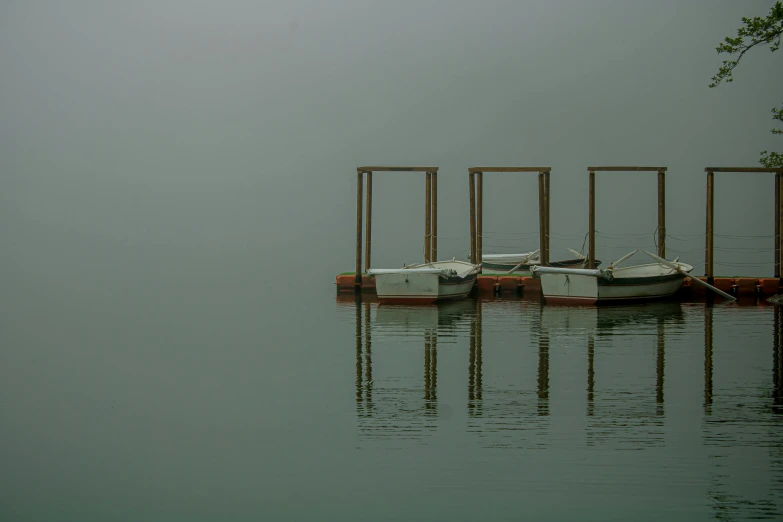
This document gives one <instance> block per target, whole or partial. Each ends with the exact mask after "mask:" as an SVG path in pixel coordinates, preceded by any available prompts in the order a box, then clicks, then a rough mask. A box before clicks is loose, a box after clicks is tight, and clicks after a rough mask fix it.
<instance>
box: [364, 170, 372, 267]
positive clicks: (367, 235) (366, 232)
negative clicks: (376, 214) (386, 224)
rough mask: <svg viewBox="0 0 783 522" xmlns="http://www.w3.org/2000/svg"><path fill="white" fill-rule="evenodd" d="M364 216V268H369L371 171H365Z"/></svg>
mask: <svg viewBox="0 0 783 522" xmlns="http://www.w3.org/2000/svg"><path fill="white" fill-rule="evenodd" d="M365 207H366V208H365V209H364V213H365V217H366V219H365V220H366V221H367V224H365V226H364V227H365V229H364V243H365V247H364V248H365V250H364V269H365V270H369V269H370V248H371V246H372V237H371V235H372V172H368V173H367V201H366V203H365Z"/></svg>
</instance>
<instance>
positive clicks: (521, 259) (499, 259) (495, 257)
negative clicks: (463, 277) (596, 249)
mask: <svg viewBox="0 0 783 522" xmlns="http://www.w3.org/2000/svg"><path fill="white" fill-rule="evenodd" d="M569 250H571V249H570V248H569ZM571 252H572V253H573V254H574V256H575V257H574V258H573V259H564V260H562V261H550V262H549V264H548V265H547V266H554V267H562V268H584V267H585V266H586V265H587V257H585V256H583V255H582V254H580V253H579V252H577V251H576V250H571ZM595 263H596V266H597V265H600V264H601V262H600V261H596V262H595ZM539 265H540V256H539V250H534V251H532V252H525V253H522V254H482V256H481V267H482V269H481V271H482V273H484V274H492V275H500V274H508V273H509V272H511V271H512V270H514V269H515V268H516V270H514V272H513V274H514V275H519V276H529V275H531V272H530V268H531V267H533V266H539Z"/></svg>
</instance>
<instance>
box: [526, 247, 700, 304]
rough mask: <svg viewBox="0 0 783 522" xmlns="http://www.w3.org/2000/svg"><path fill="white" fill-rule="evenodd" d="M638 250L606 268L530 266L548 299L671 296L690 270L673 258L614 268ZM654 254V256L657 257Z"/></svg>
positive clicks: (575, 300) (598, 300)
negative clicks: (671, 259) (672, 259)
mask: <svg viewBox="0 0 783 522" xmlns="http://www.w3.org/2000/svg"><path fill="white" fill-rule="evenodd" d="M636 252H637V251H636V250H634V251H633V252H631V253H630V254H628V255H626V256H623V257H622V258H620V259H619V260H618V261H615V262H614V263H612V264H611V265H609V267H607V268H606V269H593V270H591V269H573V268H558V267H547V266H542V267H533V268H532V273H533V277H536V278H540V279H541V292H542V293H543V294H544V298H545V299H546V301H547V302H548V303H549V302H555V303H556V302H566V303H581V304H595V303H602V302H612V301H626V300H629V301H633V300H643V299H657V298H662V297H668V296H671V295H673V294H674V293H675V292H676V291H677V290H679V288H680V286H681V285H682V282H683V281H684V280H685V278H686V277H688V273H689V272H690V271H691V270H693V267H692V266H691V265H688V264H686V263H680V262H678V260H677V259H675V260H674V261H666V260H663V261H665V263H666V264H664V263H663V262H656V263H650V264H646V265H636V266H629V267H625V268H615V265H617V264H619V263H620V262H622V261H624V260H626V259H628V258H629V257H631V256H632V255H633V254H635V253H636ZM656 257H657V256H656Z"/></svg>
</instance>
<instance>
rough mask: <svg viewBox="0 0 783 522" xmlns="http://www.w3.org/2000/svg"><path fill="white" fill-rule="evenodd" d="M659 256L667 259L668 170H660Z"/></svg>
mask: <svg viewBox="0 0 783 522" xmlns="http://www.w3.org/2000/svg"><path fill="white" fill-rule="evenodd" d="M658 256H659V257H662V258H664V259H666V171H665V170H659V171H658Z"/></svg>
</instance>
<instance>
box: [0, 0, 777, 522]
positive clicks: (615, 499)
mask: <svg viewBox="0 0 783 522" xmlns="http://www.w3.org/2000/svg"><path fill="white" fill-rule="evenodd" d="M771 5H772V3H771V2H763V3H761V4H759V5H758V6H755V7H754V6H750V7H749V6H745V5H738V4H735V3H732V2H728V1H726V2H709V3H704V2H696V3H692V4H691V3H689V4H687V5H683V4H682V3H681V2H673V1H665V2H657V3H655V4H651V3H641V2H636V3H627V2H616V1H601V2H592V3H589V4H588V3H583V2H575V1H574V2H565V3H560V4H557V5H549V4H545V3H532V2H518V3H508V2H491V3H488V4H487V3H482V4H471V3H465V2H448V3H443V2H423V3H422V2H419V3H416V4H413V3H402V4H390V3H381V2H355V1H341V2H338V3H330V4H324V3H321V2H314V1H297V2H288V3H272V2H261V3H257V2H243V1H233V2H228V3H226V2H224V3H221V4H220V5H217V4H214V3H210V2H203V1H195V2H181V1H177V0H166V1H162V2H135V3H127V4H111V3H105V2H98V1H84V2H79V3H76V4H74V3H71V4H67V5H66V4H63V3H60V2H37V3H28V2H15V1H9V2H4V3H2V5H0V242H1V244H2V245H3V247H2V248H0V266H2V267H3V270H2V272H1V274H2V275H0V289H2V296H3V297H2V299H0V346H2V349H0V396H2V397H3V399H2V400H0V461H2V462H3V463H4V465H3V468H4V470H5V473H2V474H0V491H2V493H0V519H8V520H51V519H52V518H58V519H63V520H71V519H74V520H75V519H79V520H106V519H117V520H125V519H127V520H131V519H133V520H136V519H139V518H146V519H160V520H163V519H165V520H172V519H186V518H187V519H189V520H193V519H205V520H206V519H214V518H217V517H220V516H225V515H227V514H228V515H230V516H231V518H234V519H250V518H253V519H257V518H258V516H259V515H260V516H267V517H271V518H275V519H298V520H302V519H315V518H324V515H326V517H329V516H334V517H340V518H342V519H350V518H355V519H358V518H362V519H365V518H368V515H369V516H370V517H371V518H375V519H379V518H381V519H383V518H386V519H396V520H398V519H401V518H402V519H416V518H422V519H424V518H427V519H431V518H450V519H460V518H463V519H466V518H467V517H468V516H470V517H472V518H476V517H477V516H482V517H484V516H486V514H487V513H488V511H487V510H486V508H485V506H487V505H492V506H495V507H496V509H497V513H498V517H497V518H511V517H512V516H518V515H519V513H523V512H529V513H531V514H535V515H536V516H535V518H538V519H546V518H551V519H561V518H562V517H569V515H570V516H571V517H572V516H573V514H574V513H579V514H580V517H582V518H585V517H586V516H587V515H585V514H586V513H594V515H595V518H596V519H598V518H601V519H602V520H606V519H611V518H612V517H615V518H619V517H620V516H621V515H622V516H623V518H624V519H627V518H628V515H629V514H631V515H632V518H637V519H644V518H649V519H660V518H661V515H665V516H667V517H669V518H677V517H680V518H681V519H686V518H687V517H688V516H692V518H688V519H700V518H701V519H710V517H718V515H719V514H720V513H728V514H736V515H737V516H738V517H739V518H743V517H745V518H747V517H748V516H757V515H758V516H762V515H763V516H770V517H771V518H775V517H778V516H779V514H780V508H779V504H778V503H776V502H777V501H776V500H774V498H775V497H779V496H780V495H779V493H780V492H779V483H780V458H779V457H780V455H779V453H780V452H779V446H780V444H779V440H777V439H776V435H775V433H777V432H779V431H780V430H779V426H778V421H777V417H776V416H775V415H774V414H773V413H772V412H773V406H774V405H776V404H778V403H777V402H775V401H776V400H777V399H776V397H777V396H776V395H774V394H775V393H777V392H776V391H775V390H778V388H775V386H777V385H776V384H775V382H778V383H779V381H775V382H773V380H772V377H773V376H774V375H773V372H772V371H771V370H772V369H773V367H776V366H775V364H776V363H775V362H774V361H779V359H774V360H773V354H775V353H777V352H775V351H774V350H773V347H774V346H777V345H776V344H775V339H774V338H773V337H774V335H773V332H774V331H776V330H775V322H774V313H773V310H772V309H771V308H759V309H755V308H752V309H751V308H747V309H746V308H740V309H739V311H738V310H736V309H732V311H731V312H730V311H728V310H725V311H715V312H714V314H713V315H712V317H713V322H714V324H715V333H714V336H713V339H714V343H715V345H714V348H713V352H712V353H713V359H712V361H713V362H712V363H711V364H712V365H713V366H712V367H713V368H714V373H713V377H712V379H713V380H712V382H713V392H712V394H711V396H712V403H711V406H710V411H709V412H708V409H707V405H706V402H705V401H706V399H705V388H704V386H705V373H704V372H705V364H707V362H706V361H707V358H706V357H705V347H704V346H705V345H704V324H705V323H704V321H705V314H706V313H707V312H706V311H705V310H704V309H702V308H700V307H691V306H685V305H682V307H681V309H679V311H675V312H674V313H671V314H669V313H666V314H664V316H663V318H662V319H661V323H660V328H661V329H662V330H663V336H664V338H665V343H666V344H665V354H664V355H665V357H663V359H662V361H663V367H664V369H665V371H664V374H663V375H664V377H665V381H664V382H665V385H664V387H663V402H660V401H659V400H658V394H659V392H660V391H661V390H660V389H661V386H659V384H658V380H659V378H658V375H657V368H658V365H659V363H660V362H661V357H660V356H659V353H660V350H659V348H658V344H657V342H658V341H657V339H658V328H659V322H658V318H657V316H656V317H654V318H653V319H650V318H649V317H647V319H644V317H646V316H644V314H642V319H639V320H638V321H636V322H634V321H633V320H632V321H629V322H623V321H620V322H619V324H617V325H616V326H611V327H605V326H604V325H603V323H602V322H601V321H602V318H601V317H600V316H590V313H586V315H580V313H575V314H576V315H574V317H571V316H570V315H569V316H563V315H562V314H559V313H557V312H556V313H554V315H552V316H550V315H549V314H548V313H547V310H546V309H543V310H542V309H541V308H540V307H539V306H538V305H537V304H535V305H530V304H526V303H520V302H519V301H497V302H491V303H488V304H487V305H486V306H485V307H483V308H482V309H481V312H480V314H479V315H477V312H476V311H475V308H470V310H467V311H465V312H464V313H463V312H459V313H456V314H455V316H454V317H451V318H449V319H446V320H444V321H445V322H444V324H441V323H440V322H438V323H437V326H436V327H435V329H434V330H433V328H432V327H431V326H426V324H425V325H424V326H422V325H420V324H417V323H416V321H424V322H425V323H426V321H427V320H430V319H431V318H430V319H427V317H428V315H427V313H424V312H422V313H418V312H417V313H414V314H413V319H411V320H410V321H413V322H410V321H409V322H407V323H406V322H403V323H397V322H395V320H394V318H392V319H390V320H389V321H387V322H384V317H383V315H384V314H383V313H382V310H381V307H379V306H378V305H376V304H374V303H369V304H368V303H367V302H366V301H365V302H362V303H361V306H359V312H360V316H359V317H360V322H361V325H360V326H361V332H360V337H359V338H358V339H359V341H360V342H361V344H362V352H361V357H360V359H361V361H359V360H358V359H357V350H356V342H357V336H356V335H357V333H356V332H357V330H356V328H357V327H356V317H357V316H356V313H357V307H356V303H354V302H348V303H339V302H338V303H337V304H335V301H334V300H335V297H334V285H333V284H332V283H333V281H334V276H335V274H337V273H339V272H342V271H346V270H353V268H354V266H353V261H354V251H353V249H354V240H355V236H354V234H355V198H356V196H355V190H356V185H355V184H356V168H357V167H359V166H362V165H368V164H376V165H377V164H380V165H383V164H389V165H405V164H408V165H435V166H438V167H439V168H440V171H439V174H438V178H439V185H438V190H439V207H438V208H439V223H438V226H439V233H440V235H441V237H440V238H439V242H438V245H439V255H440V257H441V258H451V257H457V258H458V259H465V258H466V257H467V255H468V250H469V240H468V190H467V184H468V183H467V169H468V168H469V167H471V166H477V165H531V166H532V165H543V166H551V167H552V177H551V184H552V201H551V220H552V224H551V232H552V247H551V250H552V258H553V259H556V258H558V257H560V256H563V257H565V256H568V255H569V254H568V251H567V250H566V249H567V248H573V249H575V250H580V249H581V248H582V245H583V242H584V237H585V233H586V232H587V167H588V166H590V165H601V164H603V165H610V164H627V165H652V166H659V165H660V166H666V167H668V169H669V170H668V174H667V187H668V190H667V229H668V233H669V239H668V240H667V246H668V255H669V257H670V258H671V257H674V256H675V255H680V256H681V259H682V261H684V262H687V263H691V264H693V265H694V266H696V269H695V272H696V273H700V272H701V270H702V269H703V265H700V263H701V262H702V261H703V248H704V230H705V229H704V208H705V195H706V175H705V174H704V167H707V166H735V165H736V166H754V165H756V164H757V160H758V155H759V154H758V153H759V151H761V150H765V149H766V150H777V149H778V148H779V147H778V143H777V141H776V137H775V136H773V135H771V134H770V132H769V129H770V128H771V126H772V125H771V124H772V120H771V118H770V112H769V109H770V108H771V107H772V106H774V105H775V104H776V103H778V102H779V101H780V100H779V98H777V96H778V90H777V88H776V86H778V85H780V84H781V80H783V77H782V76H781V69H780V67H779V60H780V56H778V54H777V53H776V54H770V53H769V52H768V51H766V50H759V51H758V52H757V53H755V54H748V55H747V56H746V57H745V58H743V63H742V66H741V70H740V69H738V71H737V73H736V75H735V76H736V78H737V79H736V81H735V82H734V83H732V84H730V85H726V86H722V87H720V88H718V89H709V88H708V87H707V85H708V84H709V81H710V78H711V76H712V75H713V74H715V71H716V70H717V67H718V65H719V64H720V57H719V56H717V55H716V53H715V52H714V47H715V45H717V42H718V41H720V40H721V39H722V38H723V37H725V36H726V35H730V34H733V33H734V31H735V30H736V28H737V27H738V25H739V24H740V23H741V17H742V16H754V15H756V14H762V13H763V12H765V11H766V10H767V9H768V7H769V6H771ZM716 176H717V178H718V179H717V183H716V232H717V233H718V234H719V236H718V237H717V238H716V247H718V248H717V250H716V273H717V274H718V275H751V276H753V275H755V276H770V275H772V253H773V252H772V244H773V242H772V234H773V220H772V213H773V199H772V194H771V191H772V187H773V179H772V176H771V175H769V176H768V175H765V174H758V175H755V174H754V175H722V174H717V175H716ZM655 183H656V180H655V176H653V175H649V176H648V175H645V174H640V173H617V174H614V173H601V174H598V180H597V190H598V193H597V198H596V203H597V208H598V212H597V229H598V231H599V235H598V257H599V258H601V259H605V260H608V261H611V260H612V259H617V258H619V257H620V256H622V255H623V254H625V253H627V252H628V251H630V250H633V249H635V248H647V249H648V250H651V249H654V243H653V241H654V234H655V226H656V225H657V219H656V200H655V190H656V185H655ZM484 187H485V190H484V198H485V199H484V232H485V236H486V241H485V245H486V247H485V251H487V252H490V251H493V252H508V251H529V250H533V249H535V248H536V247H537V245H538V222H537V184H536V179H535V176H534V175H521V176H517V175H511V174H495V175H490V174H488V175H487V176H486V177H485V184H484ZM373 208H374V214H373V265H374V266H377V267H381V266H384V267H398V266H401V265H402V264H403V263H412V262H417V261H421V259H422V246H423V245H422V244H423V228H424V179H423V176H420V175H417V174H413V173H389V174H378V175H376V176H375V177H374V200H373ZM490 247H491V249H492V250H491V249H490ZM465 305H466V306H470V307H475V305H476V303H475V302H474V301H466V302H465ZM365 307H367V308H365ZM438 310H439V309H438ZM443 313H444V314H446V316H448V313H447V312H446V311H444V312H443ZM364 314H368V315H364ZM436 315H438V316H440V315H441V314H440V311H438V313H437V314H436ZM621 315H622V314H621ZM365 317H368V318H369V324H370V326H369V330H367V329H365V327H364V321H365ZM479 319H480V323H481V326H480V329H481V331H482V332H483V337H482V342H483V345H482V350H483V351H482V353H481V356H480V357H479V355H478V353H477V347H476V346H475V345H473V347H472V348H471V342H472V341H471V339H473V340H474V341H475V339H476V334H475V331H476V328H479ZM550 319H551V321H553V322H548V321H550ZM648 319H649V320H648ZM436 321H439V319H436ZM574 321H575V322H574ZM579 321H582V323H584V322H585V321H586V322H587V323H586V326H584V325H583V326H580V324H581V323H580V322H579ZM561 323H563V324H565V325H566V326H557V325H560V324H561ZM542 324H543V326H542ZM548 324H549V326H548ZM551 324H554V325H555V326H551ZM591 324H592V326H591ZM607 328H608V329H607ZM590 329H592V331H595V332H596V333H595V335H594V341H593V344H592V345H590V344H588V338H587V335H588V334H587V331H588V330H590ZM367 331H370V332H371V338H370V348H371V350H372V351H371V352H370V356H369V361H370V362H371V366H372V370H371V375H370V379H369V380H370V381H371V382H373V383H374V385H373V386H374V387H373V388H372V390H371V393H372V401H368V400H367V399H366V395H365V393H366V390H367V388H366V384H367V379H366V377H365V376H366V375H367V371H368V368H369V367H368V364H367V361H368V359H367V355H366V354H365V352H364V349H365V344H364V343H365V332H367ZM607 332H608V333H607ZM427 336H429V337H427ZM428 338H429V351H427V349H426V348H425V342H427V341H426V339H428ZM435 338H436V340H435V341H434V343H435V345H436V346H435V348H434V349H433V339H435ZM542 339H544V340H546V342H547V343H548V345H547V344H546V343H544V344H542V342H543V341H542ZM542 346H546V349H545V350H544V351H543V352H542V348H541V347H542ZM589 346H593V348H592V349H590V348H589ZM590 350H592V352H591V351H590ZM427 353H429V356H428V357H429V358H428V359H426V363H425V357H426V354H427ZM589 353H593V355H592V356H588V354H589ZM433 354H434V355H433ZM433 357H434V359H433ZM589 357H592V364H588V358H589ZM776 357H777V356H776ZM359 362H361V372H359V373H357V371H358V370H357V368H358V367H359V364H358V363H359ZM479 366H481V369H480V370H478V367H479ZM471 368H472V369H471ZM588 368H593V370H592V371H593V372H594V385H593V391H592V392H588V390H587V386H588V375H589V370H588ZM544 370H546V371H544ZM425 371H426V373H425ZM359 374H360V375H361V376H362V378H361V382H358V380H357V375H359ZM544 374H547V375H546V377H547V378H546V379H543V380H542V375H544ZM775 375H776V374H775ZM479 380H480V381H481V382H480V383H479ZM471 383H472V384H471ZM425 388H426V389H425ZM479 390H480V391H479ZM778 391H779V390H778ZM479 393H480V394H481V397H479V396H478V394H479ZM588 393H592V394H593V397H594V398H593V399H592V409H593V410H592V411H593V414H592V415H589V414H588V410H587V408H588V406H589V404H588V403H587V401H588V399H587V394H588ZM357 394H359V397H358V399H359V400H358V401H357ZM471 397H472V398H471ZM370 403H371V405H370ZM479 411H480V412H481V414H480V415H479V414H478V412H479ZM774 411H777V410H774ZM673 476H676V477H677V478H676V479H674V478H672V477H673ZM563 498H568V499H573V502H570V503H564V502H563ZM637 501H638V502H637ZM523 506H526V507H525V510H523V509H522V508H523ZM531 506H532V507H531ZM590 509H593V511H590ZM721 510H723V511H721ZM648 515H649V516H648ZM590 516H592V515H590ZM726 516H728V515H726Z"/></svg>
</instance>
